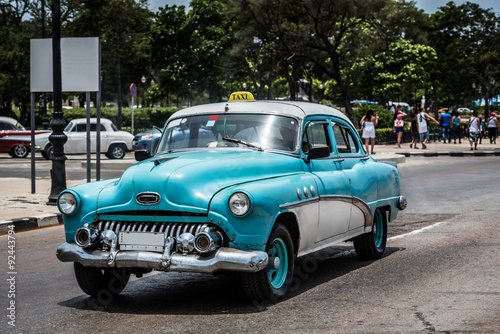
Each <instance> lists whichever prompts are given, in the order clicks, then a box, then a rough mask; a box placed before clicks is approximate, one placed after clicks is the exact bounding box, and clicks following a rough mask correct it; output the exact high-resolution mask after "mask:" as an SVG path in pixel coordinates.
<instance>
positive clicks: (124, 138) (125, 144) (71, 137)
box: [35, 118, 134, 159]
mask: <svg viewBox="0 0 500 334" xmlns="http://www.w3.org/2000/svg"><path fill="white" fill-rule="evenodd" d="M96 130H97V120H96V119H95V118H91V119H90V143H91V145H90V146H91V152H92V153H95V152H96ZM100 130H101V136H100V137H101V152H103V153H105V154H106V157H108V158H109V159H122V158H123V157H124V156H125V154H126V153H127V151H131V150H132V139H134V136H133V135H132V134H131V133H129V132H126V131H120V130H118V128H117V127H116V126H115V125H114V124H113V122H111V121H110V120H109V119H106V118H101V126H100ZM64 133H65V134H66V135H67V136H68V141H67V142H66V144H64V153H65V154H83V153H86V152H87V119H86V118H77V119H74V120H72V121H71V122H69V123H68V125H67V126H66V128H65V129H64ZM49 135H50V133H44V134H40V135H36V136H35V145H36V147H37V151H40V152H41V153H42V156H43V157H44V158H45V159H50V157H51V156H52V154H53V147H52V144H51V143H50V142H49Z"/></svg>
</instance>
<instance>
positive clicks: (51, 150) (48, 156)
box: [42, 145, 54, 160]
mask: <svg viewBox="0 0 500 334" xmlns="http://www.w3.org/2000/svg"><path fill="white" fill-rule="evenodd" d="M53 155H54V147H53V146H52V145H48V146H47V148H46V149H45V151H42V157H44V158H45V159H47V160H50V159H52V156H53Z"/></svg>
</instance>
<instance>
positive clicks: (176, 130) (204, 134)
mask: <svg viewBox="0 0 500 334" xmlns="http://www.w3.org/2000/svg"><path fill="white" fill-rule="evenodd" d="M297 124H298V123H297V120H295V119H294V118H291V117H285V116H276V115H262V114H224V115H218V114H214V115H198V116H188V117H184V118H177V119H174V120H172V121H170V122H169V123H168V124H167V127H166V129H165V134H164V135H163V137H162V139H161V142H160V145H158V152H169V151H174V150H182V149H191V148H211V147H248V148H252V149H255V148H257V149H271V150H281V151H291V152H293V151H295V150H296V146H297ZM223 138H225V139H223ZM228 139H229V140H228Z"/></svg>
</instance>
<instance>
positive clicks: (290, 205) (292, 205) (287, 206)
mask: <svg viewBox="0 0 500 334" xmlns="http://www.w3.org/2000/svg"><path fill="white" fill-rule="evenodd" d="M315 202H319V196H318V197H311V198H309V199H305V200H303V201H297V202H292V203H286V204H282V205H280V209H287V210H289V209H293V208H298V207H300V206H303V205H306V204H311V203H315Z"/></svg>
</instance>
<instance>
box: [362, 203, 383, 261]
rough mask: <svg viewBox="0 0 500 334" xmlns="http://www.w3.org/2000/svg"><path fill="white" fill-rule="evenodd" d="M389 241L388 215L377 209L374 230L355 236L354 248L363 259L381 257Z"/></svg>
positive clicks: (374, 217)
mask: <svg viewBox="0 0 500 334" xmlns="http://www.w3.org/2000/svg"><path fill="white" fill-rule="evenodd" d="M386 243H387V215H386V213H385V211H381V210H380V209H377V211H375V215H374V216H373V225H372V231H371V232H369V233H365V234H362V235H360V236H359V237H356V238H354V249H355V250H356V255H357V256H358V257H359V258H360V259H361V260H376V259H380V258H381V257H382V255H384V252H385V246H386Z"/></svg>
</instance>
